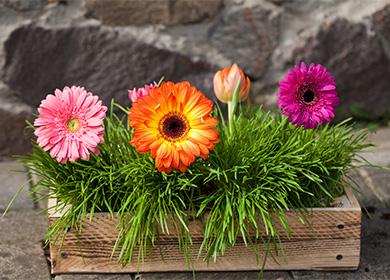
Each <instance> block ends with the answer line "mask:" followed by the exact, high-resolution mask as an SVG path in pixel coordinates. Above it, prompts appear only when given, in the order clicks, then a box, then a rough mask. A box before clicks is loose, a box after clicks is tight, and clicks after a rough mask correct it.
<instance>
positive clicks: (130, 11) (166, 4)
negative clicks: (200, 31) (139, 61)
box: [86, 0, 222, 26]
mask: <svg viewBox="0 0 390 280" xmlns="http://www.w3.org/2000/svg"><path fill="white" fill-rule="evenodd" d="M108 3H109V5H107V4H108ZM221 6H222V0H197V1H192V0H177V1H153V0H131V1H129V0H111V1H102V0H86V10H87V12H86V16H87V17H91V18H96V19H99V20H101V21H102V22H103V24H107V25H111V26H126V25H144V24H164V25H175V24H189V23H196V22H200V21H202V20H205V19H209V18H213V17H214V16H215V15H216V14H217V13H218V12H219V10H220V8H221Z"/></svg>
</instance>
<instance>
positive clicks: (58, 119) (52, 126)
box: [34, 86, 107, 163]
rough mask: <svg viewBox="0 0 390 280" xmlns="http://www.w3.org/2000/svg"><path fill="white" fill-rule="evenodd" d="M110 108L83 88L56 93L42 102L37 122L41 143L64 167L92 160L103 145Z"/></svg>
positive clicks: (39, 143)
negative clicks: (93, 154)
mask: <svg viewBox="0 0 390 280" xmlns="http://www.w3.org/2000/svg"><path fill="white" fill-rule="evenodd" d="M106 111H107V107H105V106H102V101H100V100H99V98H98V97H97V96H94V95H92V93H90V92H87V91H86V90H85V89H84V88H83V87H76V86H72V87H71V88H69V87H65V88H64V89H63V90H62V91H61V90H59V89H56V90H55V92H54V95H52V94H49V95H48V96H47V97H46V99H44V100H42V102H41V105H40V106H39V108H38V112H39V117H38V118H37V119H36V120H35V122H34V126H36V127H38V128H37V129H36V130H35V135H36V136H37V137H38V139H37V143H38V145H39V146H40V147H42V149H43V150H45V151H49V150H50V156H51V157H52V158H56V159H57V161H58V162H60V163H66V162H67V161H68V160H71V161H76V160H77V159H79V158H83V159H86V160H88V159H89V154H90V152H92V153H95V154H96V153H98V152H99V150H98V147H97V145H98V144H100V143H103V119H104V118H105V117H106Z"/></svg>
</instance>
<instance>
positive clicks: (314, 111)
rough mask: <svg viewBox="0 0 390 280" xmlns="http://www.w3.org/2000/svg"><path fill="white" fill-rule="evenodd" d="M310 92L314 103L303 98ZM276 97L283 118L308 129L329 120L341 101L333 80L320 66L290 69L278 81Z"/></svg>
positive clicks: (304, 65)
mask: <svg viewBox="0 0 390 280" xmlns="http://www.w3.org/2000/svg"><path fill="white" fill-rule="evenodd" d="M308 89H309V90H310V91H311V92H313V93H314V95H315V98H314V99H312V100H307V95H306V97H305V98H306V99H305V98H304V97H303V96H304V93H306V92H307V90H308ZM277 97H278V106H279V108H281V109H282V113H283V115H287V116H289V121H290V122H292V123H293V124H295V125H296V126H297V127H299V126H303V127H304V128H306V129H308V128H315V127H317V126H318V125H319V124H323V123H327V122H328V121H330V120H331V119H332V118H333V117H334V112H335V109H336V106H337V104H338V100H339V98H338V96H337V93H336V84H335V82H334V78H333V76H332V75H331V74H330V73H329V72H328V71H327V70H326V68H325V67H323V66H322V65H320V64H310V65H309V67H307V66H306V64H305V63H303V62H302V63H300V64H299V65H295V66H294V68H292V69H289V70H288V73H287V74H286V75H285V76H284V79H283V80H281V81H280V82H279V91H278V93H277Z"/></svg>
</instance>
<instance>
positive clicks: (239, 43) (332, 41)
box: [0, 0, 390, 156]
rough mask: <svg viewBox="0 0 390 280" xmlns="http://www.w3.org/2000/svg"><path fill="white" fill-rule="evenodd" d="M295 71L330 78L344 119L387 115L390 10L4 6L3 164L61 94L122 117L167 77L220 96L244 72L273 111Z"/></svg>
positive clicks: (313, 1)
mask: <svg viewBox="0 0 390 280" xmlns="http://www.w3.org/2000/svg"><path fill="white" fill-rule="evenodd" d="M298 61H305V62H307V63H310V62H316V63H322V64H324V65H325V66H327V67H328V68H329V69H330V70H331V71H332V72H333V74H334V75H335V77H336V81H337V82H338V93H339V95H340V97H341V101H342V105H341V106H340V109H339V113H338V116H339V118H341V117H345V116H348V115H350V110H351V106H357V107H359V108H361V109H362V110H364V111H367V112H369V113H370V114H373V115H375V116H379V115H382V114H384V113H385V112H386V111H387V110H388V111H390V0H345V1H341V0H321V1H320V0H318V1H317V0H0V131H1V133H0V156H4V155H11V154H15V153H23V152H26V151H28V150H29V140H28V137H29V136H30V134H29V133H28V132H26V130H25V129H24V127H25V123H24V119H26V118H27V119H32V118H33V115H32V114H33V113H34V110H35V108H36V106H37V105H38V104H39V102H40V100H41V99H42V98H44V97H45V95H46V94H48V93H51V92H52V91H53V90H54V89H55V88H62V87H63V86H64V85H71V84H77V85H83V86H85V87H86V88H87V89H88V90H90V91H92V92H94V93H95V94H97V95H99V96H101V97H102V98H103V99H104V101H105V103H108V102H109V101H110V99H111V98H115V99H117V100H118V101H119V102H122V103H123V104H125V105H126V104H128V99H127V89H128V88H133V87H137V86H141V85H142V84H144V83H149V82H151V81H153V80H159V79H160V77H161V76H162V75H164V76H165V77H166V79H168V80H173V81H180V80H184V79H186V80H189V81H191V82H192V83H194V84H195V85H196V86H197V87H199V88H200V89H201V90H203V91H204V92H205V93H207V94H208V95H210V96H212V77H213V74H214V72H215V71H216V70H218V69H220V68H222V67H225V66H227V65H230V64H232V63H233V62H237V63H238V64H239V66H241V67H242V68H243V69H244V70H245V72H246V73H247V74H248V75H249V76H250V78H251V80H252V83H253V86H252V95H253V100H254V101H256V102H257V103H263V104H265V106H266V108H272V107H274V106H275V101H276V98H275V92H276V88H277V82H278V80H279V79H280V78H281V77H282V76H283V74H284V73H285V71H286V69H287V68H288V67H290V66H292V65H293V64H294V63H296V62H298Z"/></svg>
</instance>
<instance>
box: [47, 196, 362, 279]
mask: <svg viewBox="0 0 390 280" xmlns="http://www.w3.org/2000/svg"><path fill="white" fill-rule="evenodd" d="M55 205H56V201H55V199H50V201H49V206H51V207H50V211H49V223H52V222H54V221H55V220H56V219H58V218H59V217H60V216H61V215H62V214H63V212H61V211H56V210H55V207H54V206H55ZM308 211H309V216H308V217H309V221H310V222H309V223H305V224H302V223H301V221H299V219H298V217H297V215H296V214H295V213H294V212H286V214H287V217H288V222H289V224H290V225H291V228H292V235H291V237H290V238H288V237H287V235H286V234H285V233H282V232H281V244H280V245H278V246H279V247H280V246H281V247H282V248H283V251H284V256H281V255H280V254H279V256H276V260H274V259H273V258H271V257H268V258H267V262H266V265H265V269H266V270H353V269H356V268H357V267H358V265H359V258H360V231H361V208H360V206H359V204H358V202H357V200H356V198H355V196H354V195H353V193H352V192H351V190H350V189H346V195H345V196H343V197H341V198H339V199H338V200H337V201H336V202H335V207H333V208H315V209H311V210H308ZM117 222H118V220H117V218H116V217H114V218H112V217H110V215H109V214H108V213H95V214H94V215H93V218H92V219H91V220H90V219H88V218H86V219H85V220H84V222H83V230H82V232H77V231H76V230H74V229H70V231H69V232H68V234H67V235H66V237H65V241H64V243H63V245H62V249H61V250H60V248H59V244H58V243H57V244H51V246H50V256H51V260H52V273H53V274H60V273H74V272H84V273H87V272H89V273H100V272H101V273H118V272H126V273H129V272H163V271H192V270H193V269H195V271H248V270H259V269H260V267H261V264H262V257H263V253H264V251H265V250H264V248H263V245H259V246H258V248H259V251H260V255H261V258H260V264H259V262H257V261H256V255H255V253H254V252H253V248H251V247H250V246H245V244H244V243H243V242H242V241H240V242H238V243H237V244H236V245H235V246H234V247H232V248H230V249H229V250H227V251H226V252H225V254H224V255H223V256H220V257H219V258H218V259H217V261H216V262H213V261H210V262H209V263H208V264H207V263H205V262H203V260H202V257H201V258H199V259H197V258H196V255H197V253H198V249H199V246H200V243H201V242H202V236H203V234H202V233H203V226H202V223H201V222H200V221H198V220H195V221H191V222H190V224H189V229H190V232H191V236H192V239H193V246H192V252H193V259H192V266H189V265H188V264H186V262H185V257H184V255H183V253H182V252H181V251H180V249H179V246H178V242H177V235H176V234H175V233H174V232H172V233H171V234H170V235H163V236H161V240H160V244H159V246H158V247H157V246H156V248H154V249H153V250H152V252H151V254H150V255H147V256H145V258H144V261H143V262H142V263H140V264H137V261H135V262H133V263H130V264H128V265H127V266H125V267H122V266H121V265H120V264H119V263H118V259H117V255H114V256H113V258H111V254H112V250H113V246H114V244H115V240H116V237H117V229H116V228H117ZM273 252H274V254H275V251H273ZM135 259H136V257H135Z"/></svg>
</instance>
